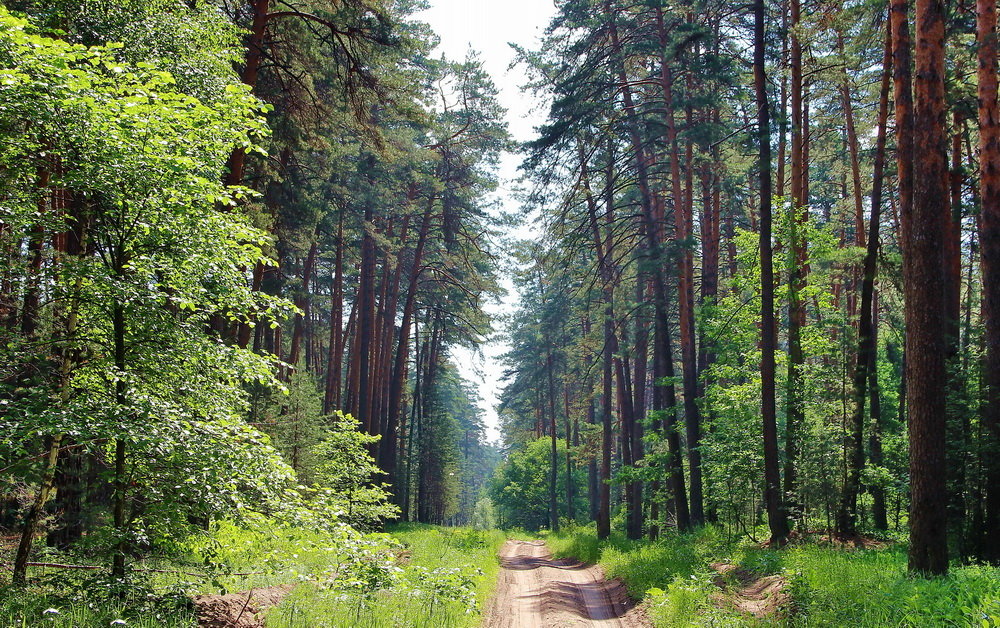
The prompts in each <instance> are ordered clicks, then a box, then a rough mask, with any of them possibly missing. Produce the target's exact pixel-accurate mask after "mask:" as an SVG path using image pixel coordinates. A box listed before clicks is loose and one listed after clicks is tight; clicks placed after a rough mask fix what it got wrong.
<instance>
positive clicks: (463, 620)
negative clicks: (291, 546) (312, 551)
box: [267, 524, 506, 628]
mask: <svg viewBox="0 0 1000 628" xmlns="http://www.w3.org/2000/svg"><path fill="white" fill-rule="evenodd" d="M390 532H391V535H392V537H393V538H394V539H396V540H398V541H399V542H400V543H401V544H402V548H401V551H400V552H399V553H398V557H399V558H398V560H397V563H396V567H395V569H394V570H393V571H392V573H391V574H390V575H389V577H388V578H387V579H385V580H384V581H383V582H381V583H379V585H378V586H374V587H372V586H359V587H356V588H351V587H349V586H348V587H344V586H339V585H337V584H335V583H330V582H324V581H323V580H311V581H306V582H304V583H303V584H302V585H300V586H299V587H297V588H296V589H295V591H293V592H292V593H291V594H290V595H289V597H288V598H286V600H285V601H284V602H282V603H281V604H280V605H279V606H278V607H277V608H275V609H274V610H273V611H271V612H270V613H269V614H268V617H267V625H268V628H325V627H345V628H346V627H348V626H357V627H359V628H360V627H371V628H381V627H390V626H413V627H420V626H428V627H430V626H433V627H435V628H453V627H454V628H462V627H465V626H474V625H477V624H478V623H479V615H480V612H481V610H482V608H483V606H484V604H485V602H486V599H487V598H488V597H489V595H490V594H491V592H492V590H493V587H494V586H495V584H496V579H497V572H498V570H499V564H498V562H497V558H496V556H497V550H498V549H499V546H500V545H501V544H502V543H503V541H504V540H505V538H506V537H505V535H504V533H502V532H499V531H478V530H473V529H469V528H439V527H434V526H426V525H417V524H401V525H398V526H395V527H394V528H392V529H391V530H390Z"/></svg>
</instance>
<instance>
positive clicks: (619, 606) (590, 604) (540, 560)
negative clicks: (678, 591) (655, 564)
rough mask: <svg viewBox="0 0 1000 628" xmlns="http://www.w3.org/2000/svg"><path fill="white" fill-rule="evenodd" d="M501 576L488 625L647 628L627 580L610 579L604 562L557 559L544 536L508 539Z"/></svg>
mask: <svg viewBox="0 0 1000 628" xmlns="http://www.w3.org/2000/svg"><path fill="white" fill-rule="evenodd" d="M500 563H501V566H502V569H501V571H500V579H499V582H498V583H497V591H496V594H495V595H494V597H493V599H492V600H491V601H490V605H489V607H488V609H487V612H486V618H485V622H484V624H483V625H484V626H485V628H557V627H564V626H566V627H569V626H595V627H598V628H644V627H646V626H649V625H650V624H649V623H648V622H647V621H646V620H645V617H644V616H642V614H641V613H640V612H638V611H637V610H635V609H633V608H632V603H631V600H629V597H628V595H627V593H626V591H625V587H624V585H622V584H621V583H620V582H616V581H610V582H609V581H606V580H605V579H604V574H603V573H602V572H601V570H600V568H599V567H595V566H593V565H585V564H583V563H579V562H576V561H572V560H567V559H560V560H553V559H552V555H551V554H550V553H549V551H548V548H546V547H545V543H543V542H542V541H507V543H506V544H504V546H503V548H502V549H501V550H500Z"/></svg>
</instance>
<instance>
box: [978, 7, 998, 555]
mask: <svg viewBox="0 0 1000 628" xmlns="http://www.w3.org/2000/svg"><path fill="white" fill-rule="evenodd" d="M996 26H997V7H996V0H978V1H977V3H976V30H977V34H978V42H979V49H978V56H979V88H978V95H979V163H980V166H979V167H980V182H979V185H980V202H981V204H982V219H981V231H980V236H979V242H980V246H981V247H982V248H981V251H982V253H981V255H982V273H983V321H984V323H985V327H986V334H985V335H986V337H985V344H986V356H985V368H984V371H985V372H984V379H985V384H986V386H985V389H986V400H985V401H986V402H985V404H984V411H983V424H984V427H985V428H986V441H987V442H986V446H985V447H984V449H985V451H986V454H985V456H984V457H983V458H984V460H986V461H987V462H986V469H985V471H986V481H985V486H986V500H985V501H986V505H985V513H984V528H985V529H984V530H983V531H982V538H984V539H986V542H985V543H983V544H982V550H983V556H982V557H983V558H984V559H985V560H988V561H990V562H992V563H993V564H1000V543H997V539H1000V107H998V104H997V39H996V38H997V32H996Z"/></svg>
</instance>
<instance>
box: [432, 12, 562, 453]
mask: <svg viewBox="0 0 1000 628" xmlns="http://www.w3.org/2000/svg"><path fill="white" fill-rule="evenodd" d="M430 5H431V7H430V8H429V9H427V10H426V11H421V12H419V13H417V14H416V15H415V16H414V17H415V18H416V19H418V20H420V21H423V22H427V23H428V24H430V26H431V28H432V29H434V32H435V33H437V35H438V37H440V38H441V43H440V45H439V46H438V48H437V52H438V53H439V54H442V53H443V54H444V55H445V56H447V57H448V58H449V59H454V60H458V61H460V60H462V59H464V58H465V56H466V53H467V52H468V50H469V49H470V48H471V49H473V50H475V51H477V52H478V53H479V58H480V60H481V61H482V62H483V66H484V68H485V69H486V71H487V72H489V74H490V75H491V76H492V77H493V81H494V83H496V85H497V88H498V89H499V91H500V103H501V104H502V105H503V106H504V107H505V108H506V109H507V122H508V124H509V126H510V132H511V134H512V135H513V136H514V139H515V140H517V141H522V142H523V141H527V140H529V139H531V137H532V135H533V130H534V128H535V127H536V126H537V125H539V124H541V123H542V122H543V121H544V119H545V111H543V110H542V109H541V107H539V105H538V103H536V102H534V101H533V99H532V98H531V96H530V95H529V94H526V93H525V92H524V90H523V89H522V86H523V84H524V83H525V75H524V69H523V68H514V69H513V70H510V71H508V69H507V68H508V66H509V65H510V64H511V61H513V59H514V51H513V50H512V49H511V47H510V46H509V45H508V42H512V43H515V44H519V45H521V46H524V47H526V48H529V49H534V48H536V47H537V45H536V44H537V42H538V40H539V38H540V37H541V36H542V33H543V31H544V29H545V27H546V26H548V24H549V21H550V20H551V19H552V16H553V15H554V14H555V7H554V5H553V2H552V0H430ZM517 164H518V158H517V157H516V156H515V155H505V156H504V157H503V159H502V161H501V167H500V173H499V175H500V190H499V192H498V197H499V199H500V200H501V203H502V204H503V205H505V209H506V210H508V211H510V210H514V209H516V207H513V206H512V204H513V203H515V201H514V200H513V196H512V194H511V191H512V189H513V179H514V178H515V177H516V176H517ZM519 231H521V232H524V231H525V230H519ZM519 235H523V233H519ZM504 286H505V287H506V288H507V289H508V291H509V294H508V296H507V297H506V298H505V299H504V300H503V302H502V303H500V304H490V305H489V306H488V307H487V310H488V311H489V312H490V313H492V314H497V313H501V312H509V311H511V310H512V309H513V307H514V306H515V304H516V303H517V295H516V294H514V292H513V286H512V285H511V283H510V282H509V281H507V280H505V281H504ZM506 350H507V346H506V344H505V343H502V342H498V341H495V342H490V343H488V344H486V345H485V346H484V347H483V349H482V351H483V356H482V357H477V356H474V355H473V354H472V353H471V352H469V351H466V350H464V349H455V350H453V351H452V354H453V357H454V359H455V362H456V363H457V366H458V368H459V370H460V372H461V373H462V376H463V377H465V379H467V380H469V381H470V382H472V383H473V384H474V385H476V386H477V387H478V389H479V394H480V396H481V397H482V398H483V402H482V405H483V410H485V413H486V424H487V426H488V427H489V430H488V432H487V435H488V437H489V439H490V440H493V441H496V440H498V439H499V437H500V433H499V430H498V429H497V413H496V409H495V406H496V404H497V396H498V394H499V393H500V389H501V387H502V385H501V382H500V377H501V375H502V373H503V367H502V366H501V364H500V363H499V361H498V357H499V356H500V355H501V354H503V353H504V352H505V351H506Z"/></svg>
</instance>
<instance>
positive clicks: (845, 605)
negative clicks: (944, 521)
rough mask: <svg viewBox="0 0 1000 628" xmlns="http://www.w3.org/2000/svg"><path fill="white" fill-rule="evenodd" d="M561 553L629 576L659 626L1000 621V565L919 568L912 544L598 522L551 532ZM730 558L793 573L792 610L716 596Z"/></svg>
mask: <svg viewBox="0 0 1000 628" xmlns="http://www.w3.org/2000/svg"><path fill="white" fill-rule="evenodd" d="M546 541H547V543H548V544H549V546H550V547H552V549H553V552H554V553H555V555H556V556H572V557H576V558H579V559H581V560H585V561H589V562H596V563H598V564H600V565H601V566H602V567H604V569H605V572H606V573H607V574H608V577H613V578H621V579H622V580H623V581H624V582H625V584H626V585H627V586H628V589H629V592H630V593H631V594H632V595H633V596H634V597H636V598H637V599H642V600H644V601H647V603H648V606H647V609H648V612H649V615H650V617H651V618H652V619H653V621H654V625H656V626H664V627H674V626H720V625H724V626H741V625H747V626H751V625H788V626H810V627H811V626H816V627H818V626H861V627H871V628H876V627H878V628H882V627H885V626H899V627H907V628H917V627H920V626H979V625H982V626H996V625H998V624H1000V593H998V592H1000V569H998V568H996V567H989V566H980V565H969V566H955V567H953V569H952V571H951V573H950V575H948V576H945V577H939V578H932V579H923V578H913V577H912V576H910V575H909V574H908V573H907V567H906V547H905V546H904V545H890V546H888V547H884V548H876V549H865V550H855V549H839V548H834V547H830V546H829V545H825V546H824V545H819V544H817V543H814V542H811V541H805V542H800V543H796V544H794V545H792V546H790V547H788V548H786V549H781V550H773V549H762V548H761V547H760V546H758V545H749V544H746V543H745V542H744V541H731V540H727V535H725V534H724V531H723V530H722V529H721V528H718V527H713V526H707V527H705V528H702V529H700V530H698V531H697V532H694V533H692V534H687V535H670V536H667V537H665V538H662V539H660V540H658V541H654V542H650V541H629V540H627V539H625V538H623V537H621V536H617V535H613V536H612V537H611V538H610V539H608V540H606V541H603V542H598V541H597V539H596V536H595V534H594V530H593V529H592V528H577V529H574V530H569V531H563V532H560V533H557V534H548V535H547V536H546ZM712 562H727V563H731V564H734V565H737V566H739V567H741V568H743V569H745V570H747V571H749V572H752V573H756V574H760V575H767V574H780V575H782V576H783V577H784V578H785V579H786V580H787V582H788V583H789V584H788V586H789V589H788V590H789V591H790V593H791V596H792V600H793V609H792V612H791V615H790V616H789V617H788V618H786V619H782V620H776V619H770V620H756V619H754V618H752V617H750V616H749V615H741V614H739V613H738V612H736V611H734V610H733V609H731V608H727V607H724V606H722V607H720V605H719V604H717V603H716V602H715V601H713V597H712V596H713V594H715V593H717V592H718V591H719V589H718V587H717V585H715V584H713V579H714V578H716V577H717V576H718V574H716V573H715V572H712V571H710V570H709V568H708V566H709V564H710V563H712Z"/></svg>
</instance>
